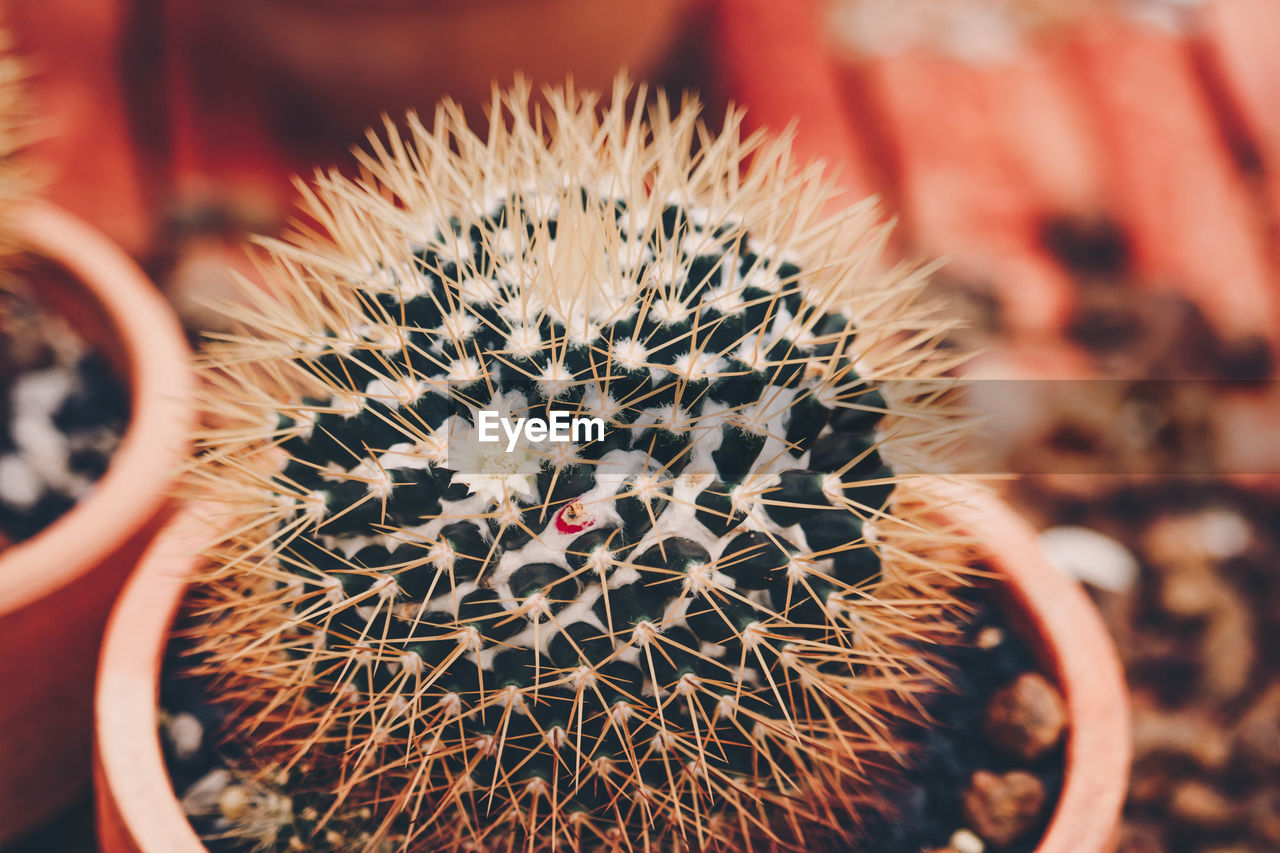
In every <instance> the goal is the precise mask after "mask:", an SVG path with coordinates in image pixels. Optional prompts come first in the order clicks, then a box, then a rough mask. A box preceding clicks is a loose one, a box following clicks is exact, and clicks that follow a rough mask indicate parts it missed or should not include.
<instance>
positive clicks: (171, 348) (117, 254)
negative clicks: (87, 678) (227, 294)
mask: <svg viewBox="0 0 1280 853" xmlns="http://www.w3.org/2000/svg"><path fill="white" fill-rule="evenodd" d="M10 215H11V219H12V230H13V233H14V237H15V238H16V240H17V242H18V244H19V245H18V249H19V251H25V252H28V253H30V254H33V255H36V256H37V257H40V258H42V259H44V260H47V261H51V262H52V263H53V264H54V265H56V266H57V267H59V268H60V269H61V270H63V271H64V272H67V273H69V274H70V276H71V278H72V279H74V280H75V282H77V283H78V284H79V285H80V286H81V287H83V289H84V290H85V291H87V292H88V294H89V295H90V296H91V297H92V298H93V299H94V300H96V301H97V303H98V305H99V306H100V307H101V313H102V317H103V320H104V321H105V324H106V326H107V327H108V329H109V330H110V333H111V334H112V335H114V337H115V338H116V342H117V345H118V346H119V347H120V352H121V354H122V356H123V363H124V365H125V367H126V370H127V376H126V377H125V378H126V379H127V380H128V384H129V393H130V414H129V424H128V426H127V427H126V429H125V434H124V436H123V438H122V440H121V442H120V446H119V447H118V448H117V449H116V452H115V453H114V454H113V455H112V458H111V463H110V465H109V466H108V467H107V471H106V473H105V474H103V476H102V478H101V479H100V480H98V482H97V483H95V484H94V488H93V491H92V492H90V493H89V494H88V495H87V496H86V497H85V498H84V499H82V500H80V501H78V502H77V503H76V505H75V506H73V507H72V508H71V509H70V510H68V511H67V512H66V513H64V514H63V515H62V516H60V517H59V518H58V519H57V520H55V521H54V522H53V523H52V524H50V525H49V526H48V527H46V528H45V529H44V530H42V531H40V533H38V534H36V535H35V536H33V537H32V538H30V539H28V540H26V541H24V542H21V543H18V544H16V545H13V546H11V547H9V548H8V549H6V550H4V552H3V553H0V613H6V612H14V611H17V610H19V609H22V608H24V607H26V606H27V605H29V604H31V603H33V602H35V601H38V600H40V599H41V598H43V597H44V596H46V595H49V594H50V593H52V592H54V591H55V590H59V589H63V588H65V587H67V586H68V585H69V584H70V583H71V582H73V581H74V580H75V579H76V578H77V577H79V576H81V575H83V574H84V573H85V572H87V571H89V570H90V569H91V568H92V567H93V566H95V565H97V564H98V563H100V562H101V561H102V559H103V558H104V557H105V556H106V555H108V554H111V553H113V552H114V551H115V550H116V549H118V548H119V547H120V546H121V545H123V544H124V543H125V542H126V541H127V540H128V539H129V538H130V537H131V536H133V535H134V534H136V533H137V531H138V530H139V529H141V528H142V527H143V526H144V525H145V524H146V523H147V522H148V521H149V520H150V519H152V518H154V517H155V516H156V514H157V513H158V512H159V511H160V510H161V508H162V507H163V506H164V504H165V502H166V501H167V500H168V499H169V497H170V495H169V484H170V482H171V481H172V479H173V476H174V474H175V473H176V471H177V468H178V466H179V464H180V463H181V460H182V458H183V457H184V455H185V452H184V451H185V447H186V444H187V433H188V424H189V405H188V400H189V396H190V392H191V377H190V373H189V370H188V366H187V360H188V354H189V350H188V347H187V344H186V339H185V337H184V336H183V333H182V330H181V328H180V327H179V325H178V322H177V320H176V318H175V317H174V315H173V312H172V311H171V310H170V308H169V306H168V303H166V302H165V300H164V298H163V297H162V296H161V295H160V292H159V291H158V290H157V289H156V288H155V286H154V285H152V284H151V282H150V281H149V280H148V279H147V277H146V276H145V275H144V274H143V272H142V270H140V269H139V268H138V266H137V265H136V264H135V263H134V262H133V261H132V260H131V259H130V258H129V257H128V256H127V255H126V254H125V253H124V250H122V249H120V248H119V247H117V246H116V245H115V244H114V243H112V242H111V241H110V240H108V239H107V238H106V237H105V236H103V235H102V234H100V233H99V232H98V231H96V230H95V229H94V228H93V227H91V226H90V225H88V224H86V223H84V222H82V221H80V220H79V219H77V218H75V217H74V216H72V215H71V214H69V213H67V212H65V211H63V210H61V209H60V208H57V207H55V206H53V205H51V204H48V203H46V202H43V201H30V202H23V203H21V205H19V206H16V207H15V208H14V209H13V210H11V211H10Z"/></svg>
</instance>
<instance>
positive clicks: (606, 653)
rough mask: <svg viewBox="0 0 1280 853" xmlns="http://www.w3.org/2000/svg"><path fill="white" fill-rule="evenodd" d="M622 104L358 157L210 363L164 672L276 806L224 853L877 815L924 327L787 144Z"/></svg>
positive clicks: (691, 838)
mask: <svg viewBox="0 0 1280 853" xmlns="http://www.w3.org/2000/svg"><path fill="white" fill-rule="evenodd" d="M629 100H643V98H639V99H637V98H635V94H634V93H629V92H628V90H627V88H626V86H625V85H623V84H619V87H618V88H617V89H616V91H615V92H614V95H613V100H612V103H613V106H611V107H609V108H607V109H601V108H600V107H599V104H598V103H597V101H596V99H594V98H593V97H591V96H583V95H580V94H575V93H574V92H572V91H571V90H570V91H569V92H567V93H566V92H553V93H549V94H548V96H547V99H546V102H545V103H542V104H535V103H534V102H533V100H532V99H531V97H530V94H529V92H528V91H527V90H525V89H524V88H522V87H520V86H517V87H516V88H515V89H513V90H511V91H508V92H506V93H502V94H500V95H495V101H494V111H493V121H492V125H491V128H490V130H489V131H488V132H487V134H484V135H479V136H477V135H473V134H472V133H471V132H470V131H468V130H467V129H466V124H465V123H464V121H463V119H462V117H461V115H460V114H459V113H458V112H457V111H456V110H454V109H453V108H450V107H447V106H446V107H443V108H441V109H440V111H438V113H437V115H436V118H435V121H434V126H433V127H431V128H428V127H426V126H424V125H422V124H420V123H418V122H417V120H416V119H414V118H412V117H411V118H410V120H409V128H408V130H407V131H406V132H398V131H396V130H394V129H391V128H388V131H387V133H386V134H385V135H384V136H381V137H379V136H373V135H371V137H370V146H369V149H368V151H367V152H366V153H364V154H363V155H362V166H363V177H362V178H361V179H360V180H358V181H353V180H349V179H347V178H343V177H340V176H336V175H320V176H317V178H316V180H315V181H314V182H313V184H311V186H310V187H309V188H308V189H307V190H306V203H307V212H308V215H309V216H310V217H311V219H312V220H313V221H314V223H315V224H316V226H318V227H315V228H314V229H313V230H309V231H305V232H300V233H299V234H297V235H295V236H294V237H291V238H290V239H288V240H283V241H271V242H267V243H266V244H265V246H266V249H267V256H268V278H269V279H270V288H269V293H267V294H266V295H263V293H262V292H261V291H258V292H256V294H255V295H254V304H253V306H252V307H251V308H246V309H244V310H243V311H242V312H241V314H240V316H239V320H240V323H241V326H242V329H241V331H239V332H237V333H235V334H233V335H229V336H228V337H227V338H226V339H225V340H223V341H221V342H214V343H213V344H211V345H210V346H209V347H208V348H207V349H206V353H205V367H204V371H205V375H206V377H207V378H208V379H209V383H208V388H209V390H208V399H207V403H206V407H207V415H208V417H207V421H208V422H209V423H210V425H211V426H210V427H209V428H208V430H207V432H206V433H205V434H204V435H203V437H202V447H203V453H202V454H201V458H200V460H199V462H198V464H197V465H196V466H195V467H194V469H193V472H192V475H191V482H192V485H193V487H194V491H195V492H196V493H197V494H198V496H199V498H200V499H201V500H202V501H205V502H206V503H207V504H211V505H213V506H215V507H217V511H218V512H219V513H224V514H225V519H220V522H225V529H226V530H228V531H230V532H229V533H228V534H227V536H226V537H225V538H224V539H223V540H222V541H221V542H219V543H218V544H217V545H215V546H213V547H211V548H210V550H209V553H208V556H209V559H210V564H211V568H210V570H209V572H208V573H207V575H206V577H204V578H202V579H201V581H200V582H198V583H197V584H196V585H195V586H194V587H193V589H192V590H191V592H190V594H189V604H190V608H189V609H190V611H191V612H192V613H194V614H196V616H195V617H194V624H195V625H196V627H195V628H194V629H193V630H194V635H195V641H196V646H197V650H198V652H199V654H198V655H196V656H195V657H194V658H192V660H193V661H194V662H193V663H191V664H190V667H191V669H192V671H194V672H195V673H196V674H198V675H201V676H202V677H206V678H210V679H211V683H212V684H213V685H214V686H215V688H216V690H217V692H218V696H219V697H220V699H219V701H220V702H222V703H223V704H225V705H226V707H227V709H228V711H227V713H228V715H229V722H228V724H227V729H228V731H227V733H226V737H227V739H228V743H229V744H230V745H232V747H234V750H233V751H234V753H235V754H236V755H237V756H238V758H237V761H238V766H237V772H238V773H240V774H242V775H243V776H244V777H245V778H247V779H251V780H253V784H254V785H258V786H266V787H271V788H275V789H280V790H283V791H284V792H285V793H287V794H288V796H289V800H288V802H289V804H290V807H289V809H287V810H285V812H284V814H285V817H279V815H280V813H281V810H280V809H279V808H278V803H279V798H278V797H276V798H274V799H273V800H272V802H273V803H276V804H277V805H276V806H275V807H273V810H272V812H271V814H272V815H276V817H273V818H272V820H269V821H264V820H262V819H261V815H259V816H258V818H254V819H249V818H246V819H244V820H243V821H242V822H241V824H239V825H237V824H236V821H235V819H234V818H235V816H234V815H233V816H231V817H229V823H230V828H229V829H228V832H229V833H230V834H236V833H239V834H241V835H243V836H245V837H246V839H247V840H250V841H252V842H253V843H254V844H260V845H261V846H264V847H267V848H278V849H301V848H305V849H340V850H358V849H368V850H410V851H462V850H512V851H515V850H528V851H550V850H596V849H604V850H646V851H657V850H762V851H765V850H812V849H823V848H824V847H828V846H832V845H838V844H840V843H844V842H846V841H847V840H848V839H849V838H850V837H852V835H853V834H854V833H855V832H856V828H857V825H858V823H859V820H858V819H859V816H860V815H864V814H866V813H868V811H869V810H871V809H874V808H877V807H878V805H879V804H880V801H881V797H882V795H881V794H880V792H879V785H880V780H881V779H882V778H884V776H885V774H891V773H892V767H893V766H894V765H895V763H896V762H897V761H898V760H899V759H900V758H901V755H902V752H903V749H904V744H902V743H901V742H900V739H899V738H897V737H896V736H895V731H894V721H895V720H897V719H901V718H903V717H908V716H911V715H912V714H913V713H916V714H918V711H915V710H914V709H915V708H916V705H915V703H914V701H913V700H914V698H915V697H916V696H917V695H918V694H919V693H920V692H921V691H925V690H929V689H931V688H932V687H933V685H934V677H933V675H934V674H933V672H932V670H931V668H930V666H929V662H928V657H927V655H926V654H925V653H923V652H922V651H921V648H922V647H924V646H927V644H928V643H929V641H930V640H931V639H934V638H936V637H937V636H939V635H941V634H942V633H943V632H945V631H946V628H947V625H948V624H949V621H948V614H949V612H950V608H951V606H952V599H951V597H950V590H951V589H952V588H953V586H954V584H955V582H956V578H957V576H958V575H959V574H961V573H962V572H963V566H962V565H956V564H955V563H956V558H955V557H954V556H952V557H951V558H950V559H949V560H948V559H943V558H942V557H940V556H938V555H939V554H940V553H942V550H941V549H935V548H933V547H932V546H931V544H930V543H931V542H932V541H933V540H932V539H931V537H934V538H936V537H935V535H934V532H932V531H931V529H930V525H929V523H928V512H927V511H925V510H927V509H928V508H927V507H926V508H924V509H922V508H921V507H919V506H917V504H916V502H915V501H914V500H913V498H912V487H911V479H910V478H909V477H904V476H903V473H904V470H905V468H904V466H905V465H907V464H909V463H911V464H914V463H912V460H917V461H918V460H919V459H923V458H927V456H928V453H930V452H932V451H934V450H936V447H937V446H939V445H941V444H943V443H945V440H946V439H947V437H948V434H949V430H948V428H947V424H948V423H949V421H948V420H947V413H946V412H945V411H943V409H944V407H943V406H942V404H941V402H940V401H939V400H938V399H935V398H932V397H922V396H921V395H913V394H911V393H910V392H909V391H908V390H906V388H905V385H904V383H903V382H902V380H904V379H907V378H928V377H932V376H936V375H937V374H938V373H939V371H941V370H942V369H944V368H945V367H946V365H947V362H946V359H945V358H944V357H943V356H942V355H941V354H940V352H941V351H939V350H936V349H935V347H934V342H935V341H936V340H937V338H939V337H940V336H941V335H942V334H943V332H944V331H945V328H943V327H942V326H939V325H938V324H936V322H933V321H930V320H928V318H927V317H926V316H925V314H924V313H923V311H922V310H921V309H918V308H917V307H916V303H917V301H918V300H917V298H916V297H917V296H918V292H919V289H920V286H921V283H922V276H921V275H919V274H918V273H916V272H914V271H912V270H908V269H894V270H885V269H883V268H882V267H880V266H878V250H879V248H880V246H881V244H882V242H883V240H884V238H885V235H886V231H885V228H884V227H883V226H881V225H878V224H877V220H876V218H875V211H874V210H873V209H872V208H870V207H869V206H867V205H860V206H855V207H853V208H850V209H849V210H848V211H847V212H845V213H843V214H839V215H835V216H828V215H826V214H824V210H825V211H829V210H830V209H831V205H830V200H829V199H830V193H829V191H828V190H827V188H826V185H825V184H824V183H823V181H822V179H821V174H820V171H819V170H817V169H813V168H809V169H803V170H801V169H797V168H796V167H795V166H793V165H792V164H791V163H790V161H789V158H788V154H787V147H786V144H785V142H766V141H765V140H763V139H761V138H752V139H747V140H743V139H741V138H740V137H739V134H738V132H737V126H738V124H737V116H736V115H735V114H730V115H729V117H728V119H727V121H726V129H725V130H724V131H723V132H721V133H719V134H714V133H711V132H709V131H707V130H706V129H705V128H704V127H703V126H702V125H701V124H700V123H699V121H698V118H697V110H696V107H695V106H694V105H692V104H685V105H684V106H683V107H682V108H680V109H672V108H670V107H669V106H668V105H667V104H665V103H664V102H660V103H659V105H658V106H657V107H656V108H654V109H652V110H649V111H646V110H645V109H643V108H641V107H629V106H627V103H628V101H629ZM744 164H745V165H744ZM904 460H905V461H904ZM950 553H954V549H952V551H951V552H950ZM245 811H246V810H245V809H237V810H236V812H237V814H242V813H244V812H245ZM249 811H251V810H249ZM290 845H293V847H290Z"/></svg>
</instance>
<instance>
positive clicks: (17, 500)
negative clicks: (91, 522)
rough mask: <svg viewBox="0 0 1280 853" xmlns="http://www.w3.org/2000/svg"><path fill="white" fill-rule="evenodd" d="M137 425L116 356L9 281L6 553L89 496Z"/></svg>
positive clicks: (5, 286) (3, 498)
mask: <svg viewBox="0 0 1280 853" xmlns="http://www.w3.org/2000/svg"><path fill="white" fill-rule="evenodd" d="M128 419H129V396H128V392H127V390H126V389H125V387H124V384H123V383H122V382H121V381H120V380H119V379H118V378H117V376H116V374H115V373H114V372H113V370H112V368H111V365H110V363H109V362H108V361H107V359H106V358H105V357H104V356H103V355H102V354H100V353H97V352H94V351H93V350H90V349H89V348H88V347H87V346H86V344H85V342H84V341H83V340H81V339H80V337H79V336H78V335H76V333H75V332H74V331H73V330H72V329H70V328H69V327H68V326H67V324H66V323H65V322H63V321H62V320H61V319H60V318H57V317H53V316H50V315H49V314H48V313H47V312H46V311H44V310H43V309H42V308H41V307H40V306H39V305H38V304H37V303H36V302H35V301H34V300H33V299H31V298H30V296H29V295H28V294H26V293H25V292H23V291H22V290H21V289H19V288H18V285H15V284H13V283H10V282H0V550H2V549H3V547H4V545H5V544H6V543H16V542H21V541H23V540H25V539H29V538H31V537H32V536H35V535H36V534H37V533H39V532H40V531H41V530H43V529H44V528H45V527H47V526H49V525H50V524H52V523H53V522H54V521H55V520H57V519H58V518H59V517H60V516H61V515H62V514H63V513H65V512H66V511H67V510H69V509H70V508H71V507H72V506H74V505H75V503H76V501H78V500H79V499H80V498H82V497H84V496H85V495H86V494H88V492H89V491H90V490H91V489H92V488H93V484H94V483H95V482H96V481H97V480H98V479H99V478H100V477H102V475H103V474H104V473H105V472H106V470H107V466H108V464H109V463H110V461H111V455H112V454H113V453H114V452H115V449H116V447H117V446H118V445H119V443H120V439H121V437H122V436H123V434H124V431H125V427H126V425H127V424H128Z"/></svg>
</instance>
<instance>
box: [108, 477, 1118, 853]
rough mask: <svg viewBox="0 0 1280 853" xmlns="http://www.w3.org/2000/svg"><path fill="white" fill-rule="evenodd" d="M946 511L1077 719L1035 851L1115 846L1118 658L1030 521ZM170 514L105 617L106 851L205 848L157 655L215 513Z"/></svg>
mask: <svg viewBox="0 0 1280 853" xmlns="http://www.w3.org/2000/svg"><path fill="white" fill-rule="evenodd" d="M937 493H938V497H939V500H940V501H941V503H942V506H943V507H944V510H943V512H944V513H945V514H946V516H947V517H949V518H950V519H952V520H953V521H955V522H956V523H957V524H958V525H959V526H960V527H961V528H963V529H965V530H967V531H969V532H971V533H972V534H973V535H974V536H976V537H977V538H978V539H979V540H980V541H981V542H983V543H985V544H984V546H983V548H984V550H985V551H986V553H987V554H988V561H989V563H990V566H991V568H993V569H994V570H995V572H996V574H997V575H998V577H999V578H1000V580H1001V581H1002V583H1001V584H999V585H997V586H996V588H995V591H994V595H995V598H996V600H997V603H998V604H999V606H1000V607H1001V609H1002V610H1003V612H1004V613H1005V615H1006V617H1007V618H1008V621H1009V624H1010V626H1011V627H1012V628H1013V629H1014V630H1016V631H1017V632H1018V633H1019V634H1020V636H1021V637H1022V638H1023V639H1024V640H1025V641H1026V643H1027V644H1028V646H1029V647H1030V648H1031V649H1032V650H1033V652H1034V653H1035V655H1036V657H1037V662H1038V664H1039V665H1040V667H1041V668H1042V670H1043V672H1044V673H1045V674H1046V675H1047V676H1048V677H1049V678H1050V679H1052V680H1054V681H1056V682H1057V683H1058V685H1059V687H1060V688H1061V691H1062V694H1063V697H1064V699H1065V703H1066V707H1067V712H1068V716H1069V718H1070V723H1069V726H1070V729H1069V734H1068V740H1067V754H1066V768H1065V772H1064V783H1063V788H1062V794H1061V796H1060V798H1059V801H1058V803H1057V805H1056V807H1055V810H1054V814H1053V816H1052V818H1051V819H1050V823H1049V827H1048V829H1047V830H1046V834H1045V837H1044V838H1043V840H1042V841H1041V843H1040V846H1039V847H1038V848H1037V850H1038V853H1105V851H1109V850H1112V849H1114V836H1115V833H1116V829H1117V825H1118V821H1119V817H1120V805H1121V802H1122V800H1123V798H1124V791H1125V785H1126V781H1127V778H1128V766H1129V724H1128V706H1127V702H1126V698H1125V691H1124V682H1123V678H1122V676H1121V671H1120V664H1119V660H1118V658H1117V657H1116V652H1115V649H1114V647H1113V646H1112V644H1111V640H1110V639H1109V638H1108V636H1107V634H1106V631H1105V629H1104V627H1103V625H1102V622H1101V619H1100V618H1099V616H1098V614H1097V612H1096V610H1094V609H1093V607H1092V606H1091V605H1090V603H1089V601H1088V599H1087V597H1086V596H1085V594H1084V593H1083V591H1082V590H1081V589H1080V588H1079V586H1078V585H1077V584H1075V583H1073V582H1072V581H1070V580H1068V579H1067V578H1066V577H1064V576H1062V575H1060V574H1058V573H1057V572H1055V570H1054V569H1052V568H1050V567H1049V565H1048V564H1047V563H1046V562H1045V560H1044V558H1043V556H1042V555H1041V553H1040V551H1039V548H1038V546H1037V544H1036V540H1035V536H1034V534H1033V533H1032V531H1031V529H1030V528H1029V527H1028V526H1027V524H1026V522H1025V521H1023V520H1022V519H1021V518H1019V517H1018V516H1017V515H1016V514H1015V513H1014V512H1013V511H1012V510H1010V509H1009V508H1008V507H1007V506H1005V505H1004V504H1002V503H1001V502H999V501H998V500H996V499H995V498H993V497H991V496H990V495H987V494H985V493H980V492H977V491H975V490H973V489H971V488H968V487H959V486H954V485H949V484H948V485H942V484H939V486H938V492H937ZM210 515H212V513H202V512H195V511H189V512H185V513H183V514H182V515H181V516H179V517H177V518H175V519H174V521H173V523H172V524H171V526H170V527H169V528H167V529H166V531H165V532H164V534H162V535H161V536H160V537H159V538H158V539H157V540H156V541H155V543H153V544H152V546H151V548H150V550H149V551H148V552H147V554H146V556H145V557H144V558H143V561H142V564H141V566H140V568H139V571H138V573H137V575H136V576H135V577H134V578H133V580H132V581H131V582H130V584H129V586H128V588H127V589H126V591H125V593H124V595H123V596H122V597H121V599H120V602H119V604H118V605H117V607H116V610H115V612H114V613H113V615H112V617H111V624H110V626H109V627H108V631H107V639H106V642H105V644H104V647H103V653H102V664H101V669H100V673H99V679H98V692H97V720H96V726H97V728H96V733H95V737H96V741H95V752H94V759H95V765H94V774H95V780H96V783H97V785H96V796H97V816H98V834H99V843H100V844H101V847H102V850H103V853H202V851H204V850H205V846H204V844H203V843H202V842H201V841H200V839H199V838H198V837H197V836H196V834H195V832H194V831H193V830H192V829H191V826H190V824H189V823H188V822H187V819H186V817H185V815H184V814H183V812H182V808H181V806H180V805H179V803H178V800H177V797H176V795H175V794H174V791H173V786H172V784H171V782H170V780H169V775H168V772H167V770H166V767H165V762H164V757H163V754H162V751H161V746H160V740H159V717H158V702H159V689H160V676H161V665H162V662H163V657H164V651H165V645H166V643H167V641H168V637H169V630H170V627H171V625H172V623H173V620H174V617H175V614H176V611H177V609H178V605H179V603H180V602H181V600H182V593H183V589H184V586H185V583H186V581H187V579H188V578H190V577H191V575H192V573H193V572H194V571H196V569H197V567H198V566H199V562H200V561H199V558H198V557H197V556H195V555H196V553H197V552H198V551H199V550H200V548H201V547H202V545H204V544H206V543H207V542H208V541H209V540H210V539H211V538H213V536H214V534H213V531H212V530H211V529H210V528H209V527H208V524H209V522H208V520H207V518H208V517H209V516H210Z"/></svg>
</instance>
